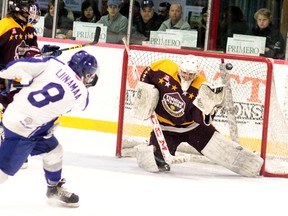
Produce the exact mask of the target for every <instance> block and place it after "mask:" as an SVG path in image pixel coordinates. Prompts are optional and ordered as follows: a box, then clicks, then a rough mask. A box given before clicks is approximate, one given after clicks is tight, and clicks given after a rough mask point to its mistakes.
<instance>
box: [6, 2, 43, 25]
mask: <svg viewBox="0 0 288 216" xmlns="http://www.w3.org/2000/svg"><path fill="white" fill-rule="evenodd" d="M8 11H9V12H18V13H20V14H22V16H23V17H25V18H26V19H27V21H26V22H25V24H26V23H27V22H29V23H33V22H35V19H36V17H37V19H38V16H40V9H39V6H38V5H37V4H35V0H9V5H8Z"/></svg>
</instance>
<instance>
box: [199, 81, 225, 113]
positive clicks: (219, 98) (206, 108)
mask: <svg viewBox="0 0 288 216" xmlns="http://www.w3.org/2000/svg"><path fill="white" fill-rule="evenodd" d="M224 98H225V89H224V85H222V84H221V85H218V86H213V85H212V84H210V83H207V82H203V83H202V84H201V86H200V88H199V92H198V94H197V97H196V98H195V100H194V101H193V104H194V105H195V106H196V107H197V108H198V109H199V110H201V111H202V112H203V113H204V114H205V115H209V114H211V115H213V114H214V111H215V108H217V107H221V106H222V104H223V101H224Z"/></svg>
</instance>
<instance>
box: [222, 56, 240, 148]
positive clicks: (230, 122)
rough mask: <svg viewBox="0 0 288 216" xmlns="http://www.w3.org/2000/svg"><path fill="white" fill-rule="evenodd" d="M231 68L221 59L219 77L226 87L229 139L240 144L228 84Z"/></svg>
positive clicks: (229, 85) (230, 90)
mask: <svg viewBox="0 0 288 216" xmlns="http://www.w3.org/2000/svg"><path fill="white" fill-rule="evenodd" d="M232 68H233V65H232V64H231V63H227V64H225V63H224V59H221V64H220V75H221V80H222V84H224V85H225V86H226V97H225V108H226V111H227V121H228V126H229V131H230V135H231V139H232V140H233V141H234V142H237V143H240V142H239V137H238V129H237V122H236V116H235V109H234V106H233V95H232V89H231V83H230V78H229V72H228V71H230V70H232Z"/></svg>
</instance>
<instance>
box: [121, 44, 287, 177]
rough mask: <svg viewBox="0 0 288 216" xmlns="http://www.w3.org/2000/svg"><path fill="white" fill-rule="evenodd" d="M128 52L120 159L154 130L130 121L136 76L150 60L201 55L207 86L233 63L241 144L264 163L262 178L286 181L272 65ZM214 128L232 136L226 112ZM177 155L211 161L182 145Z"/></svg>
mask: <svg viewBox="0 0 288 216" xmlns="http://www.w3.org/2000/svg"><path fill="white" fill-rule="evenodd" d="M130 50H131V51H130V54H129V55H128V53H127V52H126V51H125V53H124V58H123V68H122V70H123V74H122V85H121V93H120V94H121V95H120V110H119V122H118V134H117V147H116V155H117V156H118V157H121V156H134V153H135V152H134V148H133V147H134V146H136V145H140V144H145V145H147V144H148V142H149V136H150V133H151V131H152V130H153V129H152V126H151V122H150V120H147V121H139V120H136V119H134V118H132V117H131V115H130V112H131V105H132V103H133V97H134V95H135V87H136V84H137V82H138V78H137V76H135V73H138V74H139V76H140V74H141V72H142V71H143V70H144V69H145V68H146V67H147V66H149V65H150V64H151V63H152V62H154V61H156V60H160V59H163V58H169V59H171V60H173V61H175V62H179V60H180V57H181V56H182V55H187V54H192V55H195V56H199V59H200V68H201V69H202V71H201V74H202V75H203V76H205V77H206V78H207V80H208V81H209V82H212V83H214V82H219V80H220V69H219V68H220V64H221V61H223V60H224V63H231V64H232V65H233V69H232V70H231V71H230V74H229V77H230V83H231V90H232V95H233V106H234V113H235V117H236V125H237V129H238V137H239V141H240V145H242V146H243V147H246V148H249V149H251V150H252V151H254V152H255V153H256V154H259V155H261V157H262V158H263V159H264V161H265V162H264V165H263V168H262V170H261V175H263V176H271V177H272V176H274V177H288V127H287V124H286V120H285V118H284V115H283V112H282V110H281V108H280V106H279V103H278V100H277V94H276V90H275V86H274V82H273V79H272V77H273V75H272V71H273V64H272V62H271V60H269V59H266V58H263V57H254V56H253V57H252V56H243V55H229V54H221V53H212V52H202V51H195V50H175V49H161V48H155V47H153V48H152V47H145V46H137V45H131V46H130ZM213 125H214V126H215V127H216V128H217V129H218V130H219V131H220V133H222V134H224V135H225V136H227V137H228V138H231V137H232V136H231V134H230V132H229V125H228V121H227V110H226V109H225V108H222V109H220V110H218V112H217V113H216V116H215V118H214V120H213ZM177 154H180V155H181V154H187V155H190V158H191V160H196V161H199V162H208V163H209V160H208V159H206V158H205V157H204V156H202V155H200V154H199V153H198V152H197V151H196V150H195V149H193V148H192V147H191V146H189V145H188V144H186V143H183V144H181V145H180V146H179V148H178V149H177V153H176V155H177Z"/></svg>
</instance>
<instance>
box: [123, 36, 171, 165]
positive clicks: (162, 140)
mask: <svg viewBox="0 0 288 216" xmlns="http://www.w3.org/2000/svg"><path fill="white" fill-rule="evenodd" d="M122 41H123V43H124V46H125V49H126V51H127V53H128V56H129V57H130V61H131V64H132V70H133V76H134V78H137V80H138V81H139V80H140V76H139V73H138V69H137V67H136V63H135V61H134V59H133V56H132V54H131V51H130V48H129V46H128V43H127V39H126V37H123V38H122ZM150 120H151V123H152V125H153V130H154V133H155V136H156V138H157V142H158V145H159V147H160V150H161V153H162V156H163V158H164V160H165V162H166V163H168V164H172V160H173V159H172V155H171V154H170V151H169V148H168V146H167V143H166V140H165V137H164V135H163V132H162V129H161V127H160V124H159V121H158V119H157V116H156V113H155V111H154V112H153V113H152V115H151V117H150Z"/></svg>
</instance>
